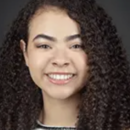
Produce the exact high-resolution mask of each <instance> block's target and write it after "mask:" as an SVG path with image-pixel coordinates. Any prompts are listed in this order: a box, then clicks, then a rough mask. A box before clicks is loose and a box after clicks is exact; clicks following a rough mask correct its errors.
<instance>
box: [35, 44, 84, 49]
mask: <svg viewBox="0 0 130 130" xmlns="http://www.w3.org/2000/svg"><path fill="white" fill-rule="evenodd" d="M74 46H75V47H76V46H78V48H82V45H79V44H75V45H73V46H72V47H74ZM46 47H47V48H48V47H49V48H51V47H50V46H49V45H47V44H43V45H39V46H37V48H44V49H46ZM72 47H71V48H72Z"/></svg>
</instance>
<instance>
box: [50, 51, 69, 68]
mask: <svg viewBox="0 0 130 130" xmlns="http://www.w3.org/2000/svg"><path fill="white" fill-rule="evenodd" d="M52 64H53V66H58V67H64V66H68V65H69V64H70V59H69V57H68V54H67V53H66V52H65V51H63V50H62V51H61V50H60V51H57V52H56V53H55V55H54V57H53V61H52Z"/></svg>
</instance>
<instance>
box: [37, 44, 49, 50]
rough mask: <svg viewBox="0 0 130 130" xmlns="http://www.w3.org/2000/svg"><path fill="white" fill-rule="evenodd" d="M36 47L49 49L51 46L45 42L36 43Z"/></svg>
mask: <svg viewBox="0 0 130 130" xmlns="http://www.w3.org/2000/svg"><path fill="white" fill-rule="evenodd" d="M37 48H44V49H49V48H50V49H51V47H50V46H49V45H47V44H42V45H37Z"/></svg>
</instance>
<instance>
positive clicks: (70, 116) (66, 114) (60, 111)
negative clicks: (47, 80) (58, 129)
mask: <svg viewBox="0 0 130 130" xmlns="http://www.w3.org/2000/svg"><path fill="white" fill-rule="evenodd" d="M43 95H44V97H43V98H44V107H43V111H42V114H41V117H40V121H41V122H42V123H43V124H44V125H50V126H65V127H68V126H69V127H70V126H75V124H76V122H77V116H78V111H79V110H78V105H79V103H80V102H79V101H80V95H78V94H77V95H74V96H73V97H70V98H68V99H65V100H59V99H52V98H50V97H48V96H45V94H43Z"/></svg>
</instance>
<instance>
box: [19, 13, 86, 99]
mask: <svg viewBox="0 0 130 130" xmlns="http://www.w3.org/2000/svg"><path fill="white" fill-rule="evenodd" d="M25 44H26V43H24V41H22V40H21V46H22V48H24V47H25ZM27 44H28V47H27V51H26V52H24V57H25V61H26V65H27V66H28V68H29V71H30V75H31V77H32V79H33V81H34V82H35V84H36V85H37V86H39V87H40V88H41V89H42V92H43V95H47V96H49V97H51V98H56V99H66V98H69V97H71V96H73V95H75V94H77V93H78V92H79V91H80V90H81V89H82V88H83V86H84V83H85V82H86V78H87V75H88V74H87V70H88V66H87V56H86V54H85V52H84V51H83V49H82V41H81V38H80V34H79V27H78V25H77V23H76V22H75V21H73V20H72V19H71V18H70V17H68V15H67V14H66V13H65V12H63V11H57V12H55V11H48V12H47V11H46V12H41V13H40V14H37V15H35V16H34V17H33V19H32V20H31V22H30V25H29V40H28V43H27Z"/></svg>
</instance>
